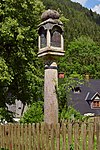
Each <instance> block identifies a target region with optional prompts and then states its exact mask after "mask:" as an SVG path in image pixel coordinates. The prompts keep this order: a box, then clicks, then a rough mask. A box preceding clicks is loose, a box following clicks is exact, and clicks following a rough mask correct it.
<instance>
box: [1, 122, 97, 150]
mask: <svg viewBox="0 0 100 150" xmlns="http://www.w3.org/2000/svg"><path fill="white" fill-rule="evenodd" d="M0 148H1V149H2V148H4V150H100V123H99V121H97V122H96V121H92V122H62V123H58V124H56V125H47V124H45V123H41V124H39V123H37V124H20V125H19V124H7V125H0Z"/></svg>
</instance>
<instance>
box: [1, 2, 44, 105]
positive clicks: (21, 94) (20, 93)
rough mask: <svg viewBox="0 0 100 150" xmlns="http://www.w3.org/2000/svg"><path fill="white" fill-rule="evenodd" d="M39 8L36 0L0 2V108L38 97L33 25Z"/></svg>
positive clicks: (39, 81)
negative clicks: (7, 104)
mask: <svg viewBox="0 0 100 150" xmlns="http://www.w3.org/2000/svg"><path fill="white" fill-rule="evenodd" d="M43 11H44V6H43V4H42V2H41V1H40V0H14V1H13V0H1V1H0V107H1V106H2V107H3V106H5V103H13V102H14V101H15V99H20V100H21V101H23V103H31V102H33V101H37V100H38V99H42V95H41V93H42V92H41V90H42V84H43V80H42V76H43V75H42V73H41V69H40V67H41V63H40V61H38V58H37V50H38V48H37V27H38V24H39V22H40V18H41V17H40V15H41V13H42V12H43Z"/></svg>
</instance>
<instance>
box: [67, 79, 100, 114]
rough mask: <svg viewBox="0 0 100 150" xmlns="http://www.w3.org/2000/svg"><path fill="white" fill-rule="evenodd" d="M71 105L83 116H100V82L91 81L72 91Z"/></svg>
mask: <svg viewBox="0 0 100 150" xmlns="http://www.w3.org/2000/svg"><path fill="white" fill-rule="evenodd" d="M69 105H71V106H73V107H74V108H75V109H76V110H77V111H79V112H80V113H81V114H82V115H100V80H99V79H98V80H96V79H89V80H86V81H85V82H84V84H80V85H78V86H77V87H75V88H74V89H72V91H71V99H70V102H69Z"/></svg>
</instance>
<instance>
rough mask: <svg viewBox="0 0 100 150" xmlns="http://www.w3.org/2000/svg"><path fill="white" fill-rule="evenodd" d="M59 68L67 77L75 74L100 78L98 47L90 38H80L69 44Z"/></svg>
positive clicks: (99, 48) (99, 52)
mask: <svg viewBox="0 0 100 150" xmlns="http://www.w3.org/2000/svg"><path fill="white" fill-rule="evenodd" d="M59 66H60V67H59V68H60V69H61V68H63V70H66V72H65V73H66V75H67V76H69V75H70V74H73V72H76V73H78V74H81V75H85V74H87V73H88V74H90V75H91V77H92V78H100V67H99V66H100V47H99V46H98V45H97V44H96V43H95V42H94V41H93V40H92V39H91V38H90V37H87V36H81V37H79V38H78V39H75V40H74V41H72V42H70V44H69V45H68V48H67V51H66V53H65V57H64V58H63V59H61V63H60V64H59Z"/></svg>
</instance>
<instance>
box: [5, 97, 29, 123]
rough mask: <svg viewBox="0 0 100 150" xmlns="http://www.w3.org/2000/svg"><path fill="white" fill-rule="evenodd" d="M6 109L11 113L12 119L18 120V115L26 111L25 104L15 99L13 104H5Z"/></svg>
mask: <svg viewBox="0 0 100 150" xmlns="http://www.w3.org/2000/svg"><path fill="white" fill-rule="evenodd" d="M6 106H7V109H8V111H10V112H12V113H13V116H14V118H13V119H14V120H15V121H19V120H20V117H21V116H22V115H23V114H24V112H26V110H27V105H24V104H23V103H22V102H21V101H20V100H17V99H16V100H15V103H14V104H11V105H9V104H6Z"/></svg>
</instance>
